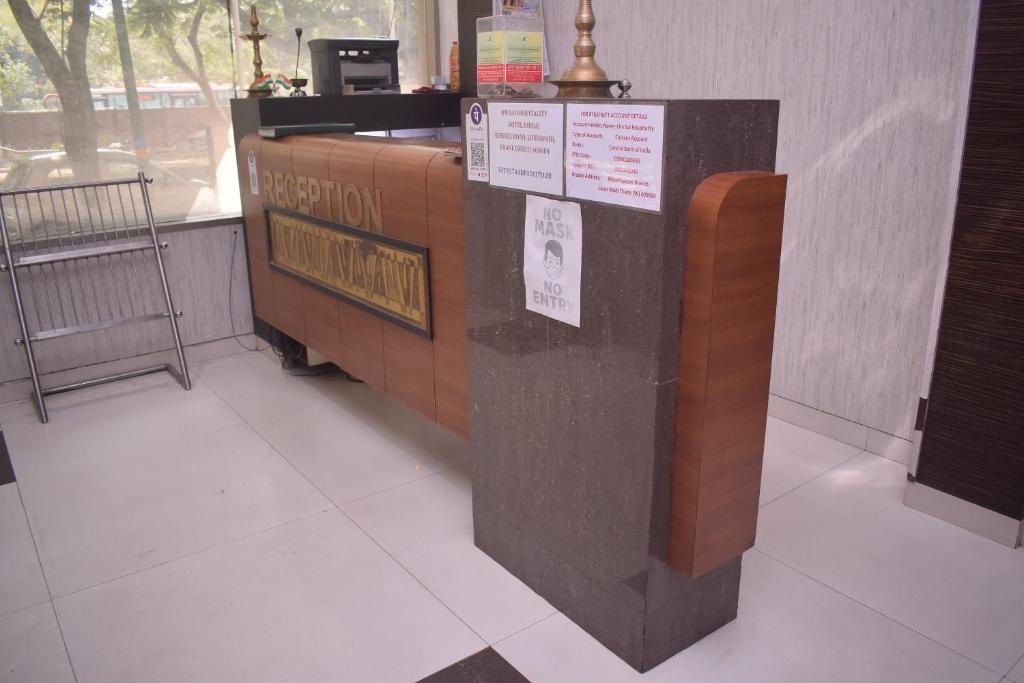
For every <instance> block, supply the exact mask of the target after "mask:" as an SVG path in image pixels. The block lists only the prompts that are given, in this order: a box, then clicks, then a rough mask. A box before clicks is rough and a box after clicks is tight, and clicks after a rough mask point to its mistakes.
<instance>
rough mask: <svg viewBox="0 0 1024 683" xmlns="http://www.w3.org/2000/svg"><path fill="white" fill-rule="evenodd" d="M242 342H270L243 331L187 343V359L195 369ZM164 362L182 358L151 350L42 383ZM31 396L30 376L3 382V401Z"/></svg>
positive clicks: (170, 352)
mask: <svg viewBox="0 0 1024 683" xmlns="http://www.w3.org/2000/svg"><path fill="white" fill-rule="evenodd" d="M241 344H245V346H247V347H251V348H262V347H264V346H266V345H267V344H266V342H264V341H263V340H262V339H260V338H259V337H256V336H255V335H252V334H243V335H239V337H238V340H237V341H236V340H235V339H234V338H233V337H232V338H228V339H218V340H216V341H211V342H204V343H202V344H193V345H192V346H186V347H185V360H186V362H187V363H188V366H189V368H190V369H191V368H192V366H193V364H198V363H202V362H205V361H208V360H213V359H214V358H222V357H224V356H231V355H234V354H236V353H246V349H244V348H243V347H242V346H241ZM19 353H20V351H19ZM160 363H170V364H172V365H175V366H176V365H177V363H178V359H177V356H176V355H175V353H174V350H173V349H168V350H166V351H158V352H156V353H147V354H143V355H141V356H132V357H131V358H124V359H119V360H113V361H108V362H106V363H97V364H95V365H86V366H82V367H76V368H72V369H70V370H60V371H57V372H51V373H47V374H45V375H43V377H42V383H43V386H44V387H47V386H57V385H60V384H71V383H73V382H81V381H84V380H87V379H92V378H94V377H99V376H101V375H112V374H115V373H118V372H126V371H129V370H134V369H136V368H141V367H146V366H149V365H158V364H160ZM25 372H26V374H27V373H28V370H25ZM31 396H32V380H30V379H27V378H26V379H20V380H15V381H11V382H4V383H3V384H0V402H3V403H6V402H9V401H20V400H23V399H27V398H30V397H31Z"/></svg>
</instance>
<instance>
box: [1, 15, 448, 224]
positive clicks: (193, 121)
mask: <svg viewBox="0 0 1024 683" xmlns="http://www.w3.org/2000/svg"><path fill="white" fill-rule="evenodd" d="M432 2H434V0H261V1H260V2H258V3H256V7H257V11H258V13H259V17H260V31H261V32H263V33H268V34H270V38H269V39H268V40H267V41H266V42H265V43H264V46H263V48H262V57H263V71H264V72H266V73H270V74H271V75H273V76H280V78H278V79H277V80H278V82H279V83H281V84H282V85H281V91H280V93H279V94H280V95H287V94H288V90H287V88H286V87H285V86H286V83H287V79H288V78H291V77H293V76H295V75H296V70H297V71H298V75H299V76H300V77H305V78H309V76H310V66H309V50H308V48H307V47H306V43H307V41H308V40H310V39H313V38H341V37H374V36H388V35H390V36H392V37H397V38H398V39H399V40H400V63H399V70H400V80H401V83H402V87H403V89H404V90H409V89H412V88H415V87H417V86H419V85H422V84H424V83H425V82H427V81H428V80H429V76H430V72H431V70H432V68H433V65H432V64H429V63H428V59H429V57H428V56H429V55H432V50H430V49H428V46H429V45H431V44H432V43H431V41H433V39H434V36H433V22H432V17H433V13H432V12H430V11H429V9H430V8H429V7H428V3H432ZM249 7H250V6H249V5H248V4H244V5H242V6H241V7H239V5H238V4H237V2H236V0H4V1H3V2H2V3H0V188H3V189H6V188H14V187H33V186H38V185H46V184H53V183H59V182H68V181H70V180H97V179H104V180H106V179H114V178H121V177H128V176H133V175H135V173H137V172H138V170H142V171H144V172H145V173H146V174H147V175H149V176H150V177H153V178H154V181H155V182H154V184H153V186H152V189H151V194H152V196H153V205H154V210H155V212H156V214H157V219H158V220H163V221H180V220H187V219H196V218H204V217H210V216H216V215H237V214H238V213H239V198H238V180H237V175H236V170H235V169H236V166H235V157H234V148H233V136H232V131H231V122H230V108H229V104H228V102H229V100H230V98H231V97H235V96H244V95H245V92H244V89H245V88H246V87H247V86H248V85H249V83H250V82H251V80H252V75H253V67H252V49H251V46H250V45H249V44H248V43H247V42H245V41H243V40H240V39H239V33H247V32H248V31H249ZM237 15H241V16H237ZM296 28H302V29H303V34H302V48H301V51H300V50H298V43H297V40H296V35H295V29H296ZM297 58H298V59H297ZM296 62H298V64H297V66H296ZM126 83H127V84H128V85H129V86H130V85H134V88H132V87H127V88H126ZM310 91H311V89H310V88H307V92H310Z"/></svg>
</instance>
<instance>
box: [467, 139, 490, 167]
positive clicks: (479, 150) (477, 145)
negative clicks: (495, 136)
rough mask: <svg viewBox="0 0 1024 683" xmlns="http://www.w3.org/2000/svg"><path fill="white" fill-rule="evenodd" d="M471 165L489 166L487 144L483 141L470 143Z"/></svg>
mask: <svg viewBox="0 0 1024 683" xmlns="http://www.w3.org/2000/svg"><path fill="white" fill-rule="evenodd" d="M469 166H470V168H473V169H478V170H483V169H485V168H487V145H486V144H484V143H483V142H471V143H469Z"/></svg>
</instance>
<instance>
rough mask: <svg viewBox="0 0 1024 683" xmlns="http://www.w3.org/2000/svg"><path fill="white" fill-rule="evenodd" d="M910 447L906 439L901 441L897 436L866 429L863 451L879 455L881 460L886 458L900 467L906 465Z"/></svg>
mask: <svg viewBox="0 0 1024 683" xmlns="http://www.w3.org/2000/svg"><path fill="white" fill-rule="evenodd" d="M912 445H913V444H911V442H910V441H908V440H907V439H901V438H900V437H898V436H893V435H892V434H886V433H885V432H880V431H878V430H877V429H868V443H867V446H866V447H865V448H864V450H866V451H870V452H872V453H874V454H875V455H880V456H882V457H883V458H888V459H889V460H892V461H893V462H898V463H900V464H901V465H906V464H908V463H909V460H910V449H911V446H912Z"/></svg>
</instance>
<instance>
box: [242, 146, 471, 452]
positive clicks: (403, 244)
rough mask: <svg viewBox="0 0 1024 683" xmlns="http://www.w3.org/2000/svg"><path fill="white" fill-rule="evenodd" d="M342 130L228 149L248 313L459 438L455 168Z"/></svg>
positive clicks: (462, 430) (459, 238) (464, 428)
mask: <svg viewBox="0 0 1024 683" xmlns="http://www.w3.org/2000/svg"><path fill="white" fill-rule="evenodd" d="M445 149H446V146H444V145H440V144H433V143H407V142H400V141H396V140H389V139H384V138H372V137H356V136H351V135H336V136H329V135H309V136H294V137H286V138H281V139H277V140H265V139H262V138H260V137H259V136H258V135H256V134H250V135H247V136H246V137H245V138H244V139H243V140H242V141H241V144H240V145H239V167H240V168H239V170H240V179H241V187H242V206H243V213H244V217H245V232H246V244H247V248H248V256H249V268H250V276H251V280H252V294H253V304H254V312H255V314H256V317H257V318H260V319H261V320H263V321H265V322H266V323H268V324H270V325H271V326H273V327H275V328H277V329H279V330H281V331H282V332H284V333H285V334H287V335H288V336H290V337H292V338H294V339H296V340H298V341H299V342H300V343H302V344H304V345H306V346H307V347H309V348H311V349H314V350H316V351H317V352H318V353H320V354H321V355H323V356H325V357H327V358H328V359H329V360H330V361H331V362H333V363H335V364H336V365H338V366H339V367H340V368H342V369H343V370H345V371H347V372H349V373H350V374H352V375H353V376H355V377H358V378H359V379H361V380H363V381H365V382H366V383H367V384H370V385H371V386H373V387H375V388H377V389H379V390H381V391H384V392H386V393H387V394H389V395H390V396H392V397H394V398H396V399H397V400H399V401H401V402H403V403H405V404H406V405H408V406H410V407H411V408H413V409H415V410H417V411H419V412H420V413H422V414H424V415H426V416H427V417H429V418H430V419H431V420H434V421H436V422H438V423H440V424H441V425H443V426H444V427H446V428H448V429H450V430H451V431H453V432H455V433H456V434H459V435H461V436H463V437H464V438H468V434H469V426H468V422H469V420H468V413H467V403H468V401H467V393H466V389H467V360H466V359H467V352H466V313H465V311H466V288H465V281H464V274H463V273H464V265H463V228H462V169H461V166H460V163H459V161H458V159H457V158H456V157H454V156H452V155H450V154H446V153H445Z"/></svg>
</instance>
